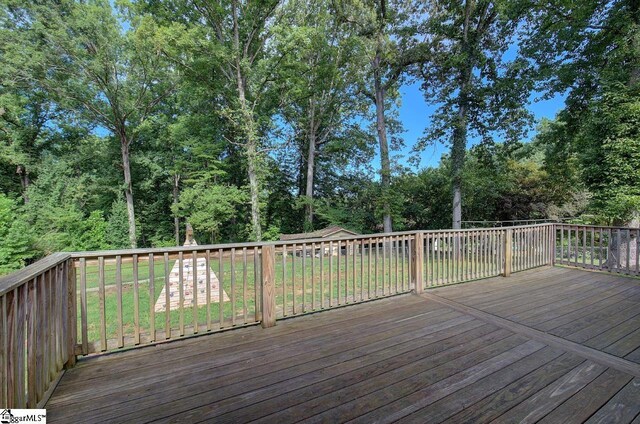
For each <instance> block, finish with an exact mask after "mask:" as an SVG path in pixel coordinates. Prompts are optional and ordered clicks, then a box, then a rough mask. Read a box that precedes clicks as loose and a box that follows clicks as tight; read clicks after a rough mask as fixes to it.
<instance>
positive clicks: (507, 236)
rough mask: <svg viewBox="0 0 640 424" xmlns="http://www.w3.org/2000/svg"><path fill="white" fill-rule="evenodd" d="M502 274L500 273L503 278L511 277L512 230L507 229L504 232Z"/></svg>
mask: <svg viewBox="0 0 640 424" xmlns="http://www.w3.org/2000/svg"><path fill="white" fill-rule="evenodd" d="M503 246H504V254H503V255H502V256H503V257H504V272H503V273H502V276H503V277H508V276H510V275H511V255H512V253H513V247H512V246H513V229H512V228H507V229H505V231H504V243H503Z"/></svg>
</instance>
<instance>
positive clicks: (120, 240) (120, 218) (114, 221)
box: [106, 199, 129, 249]
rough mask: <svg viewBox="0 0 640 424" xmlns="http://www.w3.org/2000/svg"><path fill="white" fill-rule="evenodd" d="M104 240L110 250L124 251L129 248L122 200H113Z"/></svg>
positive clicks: (126, 222)
mask: <svg viewBox="0 0 640 424" xmlns="http://www.w3.org/2000/svg"><path fill="white" fill-rule="evenodd" d="M106 240H107V243H108V244H109V247H110V248H112V249H125V248H127V247H128V246H129V221H128V215H127V204H126V203H125V202H124V200H122V199H117V200H115V201H114V202H113V204H112V205H111V209H110V210H109V217H108V219H107V223H106Z"/></svg>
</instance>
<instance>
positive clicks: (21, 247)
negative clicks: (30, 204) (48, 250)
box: [0, 193, 37, 275]
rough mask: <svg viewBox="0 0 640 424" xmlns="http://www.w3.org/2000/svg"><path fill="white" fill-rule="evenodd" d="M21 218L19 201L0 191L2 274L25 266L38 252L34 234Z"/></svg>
mask: <svg viewBox="0 0 640 424" xmlns="http://www.w3.org/2000/svg"><path fill="white" fill-rule="evenodd" d="M20 218H21V217H20V214H19V210H18V205H17V203H16V202H15V201H14V200H12V199H10V198H8V197H7V196H5V195H4V194H2V193H0V240H2V244H1V245H0V275H2V274H7V273H9V272H11V271H14V270H17V269H20V268H22V267H24V266H25V264H26V263H27V261H28V260H29V259H31V258H33V257H34V256H36V254H37V252H35V251H34V250H33V248H32V243H33V235H32V233H31V231H30V230H29V227H28V225H27V224H26V223H25V222H24V221H22V220H21V219H20Z"/></svg>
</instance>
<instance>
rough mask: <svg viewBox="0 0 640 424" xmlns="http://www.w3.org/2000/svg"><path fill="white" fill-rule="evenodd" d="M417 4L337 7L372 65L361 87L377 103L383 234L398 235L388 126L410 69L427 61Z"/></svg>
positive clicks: (389, 1) (386, 1) (382, 1)
mask: <svg viewBox="0 0 640 424" xmlns="http://www.w3.org/2000/svg"><path fill="white" fill-rule="evenodd" d="M417 4H419V3H418V2H414V1H395V0H373V1H368V2H356V1H345V2H339V3H337V5H336V8H337V13H338V16H341V18H342V20H343V22H344V24H345V25H351V26H354V27H355V29H356V31H357V33H358V35H359V36H360V37H361V39H362V40H363V42H364V44H365V45H366V47H367V52H368V61H369V63H368V66H367V67H366V68H365V69H366V70H367V72H366V74H365V75H364V76H363V78H362V79H361V80H360V87H359V89H360V91H361V92H362V93H363V94H364V95H365V96H366V97H367V98H368V99H369V100H370V101H371V102H372V104H373V108H374V113H375V128H376V134H377V138H378V147H379V154H380V183H381V187H382V195H381V198H380V203H381V206H382V221H383V222H382V223H383V231H384V232H391V231H393V222H392V216H391V215H392V213H391V212H392V204H391V203H392V197H393V196H392V194H391V176H392V172H391V158H390V143H389V134H390V133H392V132H391V131H390V130H391V129H393V127H392V126H390V125H389V124H390V123H389V116H388V111H389V110H390V109H391V108H393V107H394V105H395V101H396V100H397V99H398V97H399V94H400V93H399V91H398V90H399V86H400V84H401V79H402V77H403V76H404V73H405V72H406V70H407V68H408V67H409V66H411V65H413V64H415V63H417V62H420V61H421V60H423V59H424V49H423V44H422V43H420V42H418V41H417V38H415V35H416V23H415V22H414V21H415V19H416V17H417V16H416V12H417V7H416V5H417ZM397 144H399V143H397ZM392 147H393V146H392ZM396 147H400V146H396Z"/></svg>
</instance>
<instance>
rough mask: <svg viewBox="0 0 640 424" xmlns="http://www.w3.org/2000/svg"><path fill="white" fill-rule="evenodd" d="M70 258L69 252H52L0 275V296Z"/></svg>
mask: <svg viewBox="0 0 640 424" xmlns="http://www.w3.org/2000/svg"><path fill="white" fill-rule="evenodd" d="M69 258H71V254H69V253H64V252H58V253H53V254H51V255H49V256H47V257H45V258H43V259H40V260H39V261H37V262H34V263H32V264H31V265H28V266H26V267H25V268H22V269H20V270H18V271H16V272H13V273H11V274H8V275H5V276H3V277H0V296H2V295H3V294H6V293H7V292H9V291H11V290H13V289H15V288H16V287H18V286H20V285H21V284H23V283H24V282H25V281H28V280H32V279H33V278H35V277H36V276H38V275H40V274H42V273H43V272H44V271H47V270H48V269H50V268H53V267H54V266H56V265H59V264H61V263H62V262H64V261H66V260H67V259H69Z"/></svg>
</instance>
